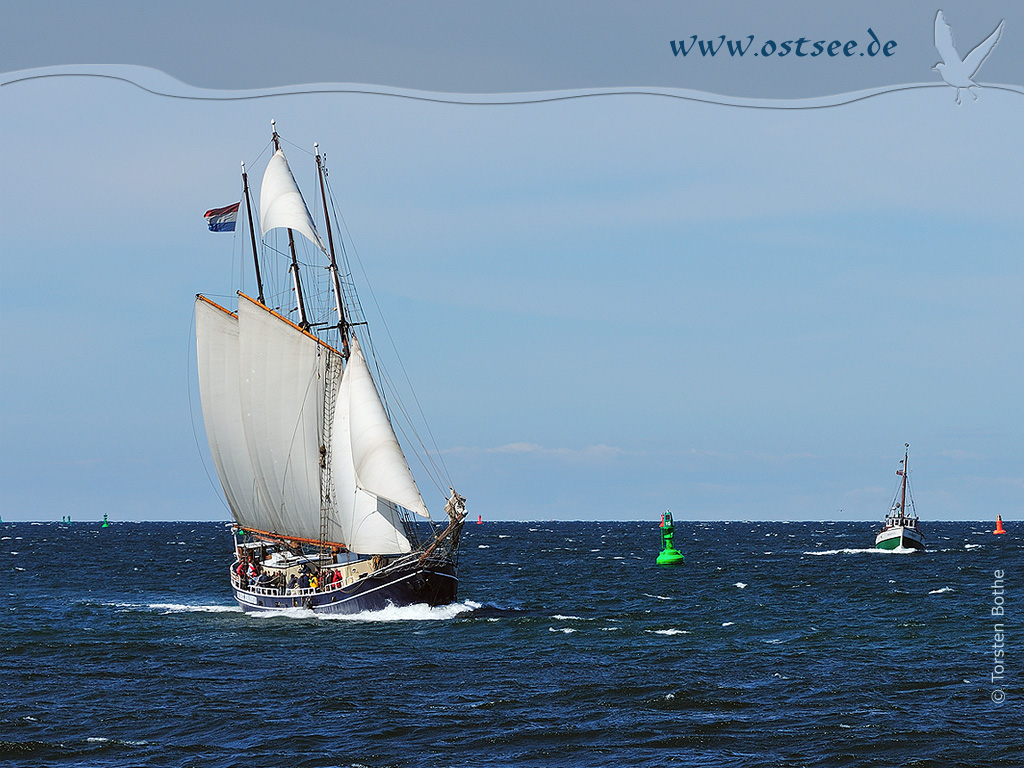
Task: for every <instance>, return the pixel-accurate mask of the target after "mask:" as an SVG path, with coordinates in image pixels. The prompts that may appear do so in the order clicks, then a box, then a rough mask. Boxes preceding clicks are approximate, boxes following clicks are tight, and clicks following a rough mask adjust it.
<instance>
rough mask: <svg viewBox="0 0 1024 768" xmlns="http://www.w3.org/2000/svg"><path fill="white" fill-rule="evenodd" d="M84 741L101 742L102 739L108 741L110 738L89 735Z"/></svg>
mask: <svg viewBox="0 0 1024 768" xmlns="http://www.w3.org/2000/svg"><path fill="white" fill-rule="evenodd" d="M86 741H91V742H103V741H110V739H105V738H103V737H102V736H90V737H89V738H87V739H86Z"/></svg>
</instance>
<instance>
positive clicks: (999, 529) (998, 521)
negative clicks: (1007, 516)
mask: <svg viewBox="0 0 1024 768" xmlns="http://www.w3.org/2000/svg"><path fill="white" fill-rule="evenodd" d="M992 533H1006V529H1005V528H1003V516H1002V515H996V529H995V530H994V531H992Z"/></svg>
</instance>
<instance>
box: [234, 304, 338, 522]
mask: <svg viewBox="0 0 1024 768" xmlns="http://www.w3.org/2000/svg"><path fill="white" fill-rule="evenodd" d="M238 325H239V362H240V393H241V406H242V423H243V426H244V430H245V438H246V444H247V446H248V451H249V457H250V459H251V461H252V466H253V471H254V474H255V476H256V481H257V484H258V486H259V488H260V492H261V493H262V495H263V497H264V498H265V500H266V502H267V506H268V508H269V512H268V514H269V517H270V522H271V527H270V528H267V529H266V530H269V531H272V532H275V533H280V534H283V535H286V536H294V537H300V538H306V539H311V540H314V541H315V540H319V537H320V509H321V494H320V462H321V446H323V445H324V441H325V440H326V439H327V436H326V433H325V429H324V413H323V405H324V393H325V372H326V369H327V364H328V358H329V357H330V356H331V355H337V352H335V351H334V350H332V349H331V348H330V347H328V346H327V345H325V344H323V343H322V342H320V341H318V340H317V339H316V338H314V337H313V336H311V335H309V334H308V333H306V332H304V331H302V330H300V329H299V328H298V327H297V326H295V325H293V324H292V323H290V322H289V321H288V320H286V319H285V318H283V317H281V316H280V315H277V314H276V313H274V312H272V311H270V310H269V309H267V308H266V307H264V306H263V305H261V304H259V303H257V302H255V301H253V300H252V299H250V298H248V297H246V296H244V295H242V294H239V306H238ZM328 539H329V540H331V541H344V538H343V533H342V531H341V529H340V528H338V526H337V524H336V523H334V524H333V525H332V527H331V529H330V530H329V531H328Z"/></svg>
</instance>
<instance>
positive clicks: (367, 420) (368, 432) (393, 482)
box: [345, 336, 430, 518]
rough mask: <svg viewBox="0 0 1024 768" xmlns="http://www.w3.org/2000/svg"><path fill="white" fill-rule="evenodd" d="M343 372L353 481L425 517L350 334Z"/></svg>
mask: <svg viewBox="0 0 1024 768" xmlns="http://www.w3.org/2000/svg"><path fill="white" fill-rule="evenodd" d="M345 375H346V376H347V377H348V379H349V386H350V387H351V389H350V391H349V398H350V400H349V416H350V419H351V421H350V424H349V430H350V431H351V438H352V463H353V465H354V466H355V472H356V483H358V484H359V487H360V488H364V489H365V490H367V491H369V492H370V493H372V494H374V495H376V496H382V497H384V498H385V499H388V500H389V501H393V502H395V503H396V504H401V505H402V506H403V507H405V508H406V509H408V510H409V511H410V512H415V513H416V514H418V515H421V516H423V517H427V518H429V517H430V513H429V512H427V507H426V505H425V504H424V503H423V498H422V497H421V496H420V491H419V488H417V487H416V481H415V480H413V477H412V471H411V470H410V469H409V464H408V462H406V460H405V454H403V453H402V448H401V446H399V444H398V438H397V437H396V436H395V430H394V428H393V427H392V426H391V420H390V419H389V418H388V414H387V411H386V410H385V409H384V404H383V403H382V402H381V401H380V395H378V394H377V388H376V387H375V386H374V384H373V378H372V377H371V376H370V369H369V368H368V367H367V366H366V358H365V357H364V356H363V351H362V349H361V348H360V347H359V341H358V340H357V339H356V338H355V337H354V336H353V337H352V349H351V356H350V357H349V361H348V367H347V368H346V369H345Z"/></svg>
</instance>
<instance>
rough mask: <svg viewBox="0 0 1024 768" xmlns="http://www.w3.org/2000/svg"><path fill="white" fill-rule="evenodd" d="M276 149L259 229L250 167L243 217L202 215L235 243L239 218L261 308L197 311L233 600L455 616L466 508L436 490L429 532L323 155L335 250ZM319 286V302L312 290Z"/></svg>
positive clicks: (321, 171) (319, 169)
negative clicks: (425, 610) (449, 607)
mask: <svg viewBox="0 0 1024 768" xmlns="http://www.w3.org/2000/svg"><path fill="white" fill-rule="evenodd" d="M272 125H273V124H272ZM272 141H273V148H272V150H271V148H270V147H269V145H268V151H272V154H271V156H270V159H269V161H268V163H267V167H266V171H265V173H264V176H263V182H262V185H261V189H260V200H259V216H258V219H257V218H256V217H255V216H254V215H253V211H252V206H251V195H250V191H249V185H248V176H247V174H246V172H245V167H244V166H243V168H242V197H243V199H244V208H243V207H242V204H241V201H240V203H239V204H235V205H233V206H226V207H224V208H220V209H213V210H211V211H209V212H208V213H207V220H208V222H209V225H210V229H211V230H214V231H224V230H231V231H233V230H234V223H235V221H236V219H237V216H238V214H239V213H240V210H241V211H244V212H246V214H247V215H246V219H247V221H248V231H249V238H248V239H249V240H250V241H251V247H252V254H253V259H254V261H253V264H254V267H255V282H256V288H257V297H256V298H252V297H251V296H249V295H246V294H245V293H242V292H241V291H239V292H238V294H237V308H236V309H229V308H227V307H224V306H222V305H220V304H218V303H215V302H214V301H212V300H210V299H209V298H207V297H205V296H203V295H198V296H197V297H196V303H195V313H196V340H197V359H198V369H199V385H200V395H201V399H202V410H203V419H204V422H205V425H206V433H207V438H208V440H209V444H210V451H211V453H212V456H213V463H214V466H215V467H216V471H217V475H218V477H219V478H220V482H221V486H222V488H223V491H224V496H225V500H226V502H227V505H228V507H229V509H230V510H231V514H232V516H233V517H234V525H233V532H234V536H233V546H234V555H235V559H234V562H233V563H232V566H231V569H230V583H231V585H232V589H233V592H234V597H235V599H236V600H237V601H238V603H239V604H240V605H241V606H242V607H243V608H244V609H245V610H247V611H269V610H279V609H282V608H296V607H303V608H308V609H311V610H313V611H315V612H322V613H354V612H359V611H365V610H376V609H381V608H384V607H386V606H388V605H397V606H402V605H409V604H419V603H426V604H428V605H443V604H447V603H450V602H452V601H454V600H455V599H456V595H457V589H458V572H457V568H458V554H459V538H460V534H461V531H462V527H463V523H464V521H465V518H466V507H465V499H464V498H463V497H462V496H460V495H459V494H458V493H456V492H455V491H454V490H453V489H452V488H451V486H450V484H448V483H447V482H446V481H445V480H444V478H443V477H440V478H438V477H433V478H432V479H433V480H434V483H435V485H436V487H437V488H438V497H439V498H438V500H437V501H438V505H443V507H444V510H445V512H446V514H447V520H445V521H444V523H437V522H435V521H434V520H432V519H431V516H430V512H429V511H428V509H427V505H426V503H425V502H424V500H423V497H422V495H421V494H420V490H419V487H418V486H417V484H416V481H415V479H414V477H413V474H412V471H411V469H410V467H409V463H408V461H407V460H406V456H405V453H404V452H403V449H402V446H401V445H400V443H399V441H398V438H397V436H396V431H395V427H394V424H393V421H392V412H391V410H390V409H389V407H388V404H387V403H388V400H387V399H386V398H385V397H384V395H383V390H381V389H379V388H378V386H377V383H376V382H375V379H374V376H373V375H372V373H371V364H370V363H371V361H372V360H373V357H372V355H371V356H370V358H369V360H368V354H370V353H371V348H370V346H371V345H370V344H369V341H370V339H369V329H368V327H367V323H366V321H365V319H364V318H363V316H362V310H361V307H360V304H359V301H358V297H357V295H356V293H355V290H354V287H353V285H352V283H351V280H350V277H349V276H350V272H351V270H350V269H349V267H348V257H347V253H346V249H345V246H344V241H343V240H342V238H341V234H342V233H341V231H340V230H338V232H337V236H336V234H335V229H337V224H335V228H333V229H332V226H331V224H332V218H331V215H332V212H333V213H334V218H333V221H334V222H335V223H337V222H338V221H339V219H340V217H339V216H337V213H336V211H334V209H333V206H332V205H329V204H328V201H329V200H331V199H332V198H331V197H330V189H329V187H328V185H327V183H326V178H327V173H326V168H325V163H324V158H323V156H322V155H321V154H320V151H319V148H318V147H317V146H316V145H314V147H315V148H316V149H315V158H316V179H317V184H318V187H319V190H318V191H319V194H318V197H319V200H320V203H321V204H322V211H323V219H322V222H323V228H324V230H325V231H326V233H327V238H326V239H327V243H326V245H325V243H324V240H323V239H322V238H321V236H320V231H319V230H318V227H317V224H316V223H315V222H314V218H313V217H312V216H311V215H310V212H309V208H308V206H307V205H306V203H305V200H304V199H303V197H302V194H301V192H300V191H299V187H298V185H297V184H296V182H295V177H294V176H293V174H292V171H291V168H290V167H289V165H288V161H287V159H286V158H285V154H284V151H283V150H282V148H281V143H282V141H281V137H280V136H279V134H278V133H277V130H276V126H275V128H274V130H273V137H272ZM257 227H258V229H259V232H260V233H261V237H260V239H259V241H258V240H257V237H256V229H257ZM296 234H298V235H299V236H300V238H301V239H298V238H296V237H295V235H296ZM243 239H244V236H243ZM297 240H298V242H297ZM285 241H286V243H287V244H286V245H285V244H284V243H285ZM302 243H306V245H302ZM301 248H304V249H305V250H304V251H303V252H302V253H303V258H302V260H301V262H300V259H299V253H300V249H301ZM336 248H337V250H336ZM285 264H287V265H288V266H287V272H288V273H289V276H288V277H287V278H286V276H285V274H284V272H285V270H284V269H283V267H284V265H285ZM339 264H340V266H339ZM275 265H277V269H274V266H275ZM264 275H268V283H272V284H271V285H270V286H269V287H268V290H267V291H266V292H265V291H264V277H263V276H264ZM275 279H276V280H277V282H276V283H273V282H272V281H273V280H275ZM317 280H319V281H320V283H321V290H316V289H315V288H314V289H313V290H310V291H305V290H304V288H305V285H306V284H312V283H316V282H317ZM373 368H374V370H378V371H379V370H380V369H379V368H378V367H377V365H376V364H374V365H373ZM426 465H427V467H428V468H430V469H432V470H434V474H435V475H437V474H440V473H442V472H443V467H441V466H439V464H438V463H437V462H436V461H434V462H433V463H432V464H431V463H430V461H429V460H428V461H427V462H426ZM445 488H447V490H442V489H445Z"/></svg>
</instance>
